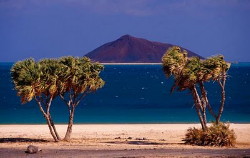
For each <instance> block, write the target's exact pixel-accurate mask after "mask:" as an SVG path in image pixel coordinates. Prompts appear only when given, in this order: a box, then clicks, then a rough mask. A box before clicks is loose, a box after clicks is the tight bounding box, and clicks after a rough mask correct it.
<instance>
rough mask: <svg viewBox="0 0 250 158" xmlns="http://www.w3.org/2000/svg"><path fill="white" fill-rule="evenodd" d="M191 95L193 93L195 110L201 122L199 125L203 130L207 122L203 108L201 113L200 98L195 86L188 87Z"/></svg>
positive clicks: (205, 128)
mask: <svg viewBox="0 0 250 158" xmlns="http://www.w3.org/2000/svg"><path fill="white" fill-rule="evenodd" d="M190 90H191V92H192V95H193V99H194V103H195V110H196V113H197V115H198V117H199V120H200V123H201V127H202V130H203V131H206V130H207V122H206V113H205V110H204V112H203V114H202V113H201V111H203V110H202V105H201V100H200V97H199V95H198V92H197V89H196V88H195V86H193V87H191V88H190Z"/></svg>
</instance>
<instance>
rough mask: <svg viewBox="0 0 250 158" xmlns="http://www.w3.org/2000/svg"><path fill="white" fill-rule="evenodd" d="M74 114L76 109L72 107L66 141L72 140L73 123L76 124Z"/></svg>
mask: <svg viewBox="0 0 250 158" xmlns="http://www.w3.org/2000/svg"><path fill="white" fill-rule="evenodd" d="M74 113H75V107H74V106H72V108H71V110H70V111H69V122H68V128H67V132H66V134H65V137H64V140H65V141H69V140H70V136H71V133H72V126H73V122H74Z"/></svg>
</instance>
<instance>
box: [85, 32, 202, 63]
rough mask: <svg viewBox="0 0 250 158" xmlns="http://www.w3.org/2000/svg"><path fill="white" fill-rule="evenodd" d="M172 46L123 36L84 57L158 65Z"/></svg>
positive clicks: (114, 61) (191, 54)
mask: <svg viewBox="0 0 250 158" xmlns="http://www.w3.org/2000/svg"><path fill="white" fill-rule="evenodd" d="M172 46H173V45H172V44H168V43H161V42H154V41H149V40H147V39H143V38H137V37H133V36H130V35H124V36H121V37H120V38H118V39H117V40H115V41H112V42H108V43H106V44H103V45H102V46H100V47H98V48H96V49H94V50H93V51H91V52H89V53H87V54H86V56H87V57H89V58H91V59H92V60H95V61H99V62H101V63H160V62H161V58H162V56H163V54H164V53H165V52H166V50H167V49H168V48H169V47H172ZM181 48H182V47H181ZM183 49H185V48H183ZM185 50H186V51H187V52H188V56H189V57H191V56H198V57H200V58H203V57H201V56H200V55H198V54H196V53H194V52H192V51H190V50H188V49H185Z"/></svg>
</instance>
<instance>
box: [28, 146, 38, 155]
mask: <svg viewBox="0 0 250 158" xmlns="http://www.w3.org/2000/svg"><path fill="white" fill-rule="evenodd" d="M38 151H41V149H39V148H38V147H37V146H34V145H29V146H28V147H27V150H26V151H25V153H28V154H35V153H37V152H38Z"/></svg>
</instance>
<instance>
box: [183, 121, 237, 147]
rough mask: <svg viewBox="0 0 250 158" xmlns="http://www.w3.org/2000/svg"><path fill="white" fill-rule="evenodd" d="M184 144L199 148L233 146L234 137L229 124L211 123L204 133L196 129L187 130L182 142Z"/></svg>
mask: <svg viewBox="0 0 250 158" xmlns="http://www.w3.org/2000/svg"><path fill="white" fill-rule="evenodd" d="M183 141H184V142H185V144H190V145H199V146H234V145H235V142H236V136H235V133H234V131H233V130H231V129H229V124H225V123H221V122H220V123H219V124H216V123H212V125H211V126H209V127H208V129H207V130H206V131H203V130H202V129H197V128H189V129H188V130H187V133H186V135H185V139H184V140H183Z"/></svg>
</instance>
